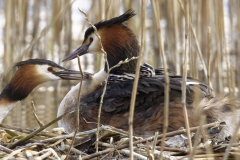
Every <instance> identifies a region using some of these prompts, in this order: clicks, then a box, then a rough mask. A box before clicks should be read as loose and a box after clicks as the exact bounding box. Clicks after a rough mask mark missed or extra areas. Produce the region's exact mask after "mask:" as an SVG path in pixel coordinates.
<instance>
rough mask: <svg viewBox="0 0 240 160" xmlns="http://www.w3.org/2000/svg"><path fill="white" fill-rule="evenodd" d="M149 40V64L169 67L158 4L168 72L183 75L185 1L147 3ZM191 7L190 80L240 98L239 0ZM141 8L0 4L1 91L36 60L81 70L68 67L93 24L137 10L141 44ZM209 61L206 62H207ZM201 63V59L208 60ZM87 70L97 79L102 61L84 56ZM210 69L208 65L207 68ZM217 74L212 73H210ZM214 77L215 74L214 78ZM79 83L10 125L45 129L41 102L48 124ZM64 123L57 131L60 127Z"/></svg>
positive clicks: (115, 1)
mask: <svg viewBox="0 0 240 160" xmlns="http://www.w3.org/2000/svg"><path fill="white" fill-rule="evenodd" d="M146 2H147V4H146V23H145V29H146V35H145V50H144V55H143V60H142V61H143V62H147V63H149V64H151V65H153V66H154V67H163V65H162V60H161V56H160V47H159V46H158V38H157V33H158V32H157V28H156V20H155V17H154V13H153V7H152V3H153V2H154V3H156V6H157V14H158V15H159V16H160V19H157V23H160V26H161V30H162V39H163V43H164V51H165V56H166V58H167V65H168V68H169V69H171V70H172V71H174V72H176V74H178V75H181V74H182V68H183V63H184V52H185V33H186V31H185V14H184V12H185V11H184V2H183V1H181V0H153V1H148V0H147V1H146ZM187 2H188V4H189V18H190V27H189V35H188V36H189V61H188V76H190V77H194V78H197V79H200V80H202V81H204V82H206V83H208V80H207V78H206V77H207V76H206V75H207V74H206V73H210V80H211V83H212V87H213V89H214V91H215V92H216V94H217V95H220V94H221V95H223V94H229V95H230V96H233V97H236V98H239V87H240V83H239V79H240V77H239V68H240V61H239V60H240V55H239V53H238V50H239V49H240V44H239V42H240V38H239V31H240V10H239V7H240V1H239V0H212V1H209V0H187ZM141 7H142V4H141V1H139V0H98V1H96V0H76V1H69V0H53V1H49V0H0V18H1V20H0V88H1V90H2V89H3V88H4V87H5V86H6V84H7V83H8V82H9V81H10V79H11V77H12V76H13V74H14V72H15V70H16V68H15V67H14V64H15V63H16V62H18V61H21V60H26V59H29V58H44V59H49V60H52V61H54V62H56V63H58V64H60V65H63V66H64V67H67V68H71V69H75V70H77V69H78V66H77V60H76V59H75V60H73V61H70V62H65V63H61V60H62V59H63V58H64V57H65V56H66V55H67V54H69V53H70V52H71V51H73V50H74V49H76V48H77V47H78V46H80V45H81V43H82V40H83V36H84V32H85V30H86V29H87V28H88V27H89V26H88V24H87V22H86V21H85V19H84V15H83V14H82V13H80V12H79V10H78V8H80V9H82V10H83V11H85V12H86V13H87V15H88V17H89V20H90V21H91V22H92V23H96V22H98V21H100V20H103V19H109V18H113V17H115V16H119V15H120V14H122V13H124V12H125V11H126V10H128V9H129V8H133V9H134V10H135V11H136V13H137V15H136V16H134V17H133V18H131V19H130V21H129V22H128V23H127V25H128V26H129V27H130V28H131V29H132V30H133V31H134V33H135V34H136V35H137V37H138V39H139V40H140V39H141V29H142V28H141V27H140V26H141V14H142V11H141ZM201 57H202V58H201ZM201 59H202V60H201ZM81 61H82V68H83V69H84V71H87V72H92V73H95V72H97V71H98V70H99V69H100V68H101V67H102V66H103V59H102V56H99V55H98V56H97V55H91V54H89V55H86V56H83V57H81ZM203 62H204V63H203ZM208 64H209V67H208ZM208 68H209V69H210V70H209V69H208ZM209 71H210V72H209ZM76 83H77V82H76V81H58V82H57V81H56V82H48V83H45V84H42V85H40V86H38V87H37V88H35V90H34V91H33V92H32V93H31V94H30V95H29V96H28V98H27V99H25V100H23V101H21V102H19V103H18V105H17V106H16V107H15V108H14V109H13V110H12V111H11V113H9V115H8V116H7V117H6V118H5V120H4V123H7V124H9V125H15V126H19V127H27V128H33V129H34V128H38V125H37V122H36V120H35V119H34V117H33V114H32V107H31V101H34V103H35V106H36V110H37V111H36V113H37V115H38V117H39V119H40V120H42V121H43V122H44V123H47V122H49V121H51V120H53V119H54V118H55V117H56V112H57V108H58V105H59V104H60V102H61V100H62V98H63V97H64V95H65V94H66V93H67V92H68V91H69V90H70V88H71V87H72V86H73V85H75V84H76ZM56 126H57V124H55V125H53V126H51V127H56Z"/></svg>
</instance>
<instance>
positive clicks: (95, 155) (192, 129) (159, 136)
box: [82, 122, 222, 160]
mask: <svg viewBox="0 0 240 160" xmlns="http://www.w3.org/2000/svg"><path fill="white" fill-rule="evenodd" d="M221 123H222V122H214V123H210V124H206V125H203V129H204V130H205V129H208V128H211V127H214V126H220V125H222V124H221ZM198 128H199V126H198V127H192V128H190V131H191V132H195V131H197V130H198ZM183 133H186V130H185V129H181V130H177V131H173V132H168V133H166V135H165V136H166V137H171V136H174V135H177V134H183ZM162 137H163V134H161V135H158V136H157V138H158V139H160V138H162ZM154 138H155V137H154V136H153V137H149V138H146V139H142V140H138V141H135V142H134V143H133V145H137V144H140V143H146V142H147V141H153V140H154ZM127 147H129V144H122V145H119V146H117V147H115V148H109V149H106V150H103V151H101V152H97V153H93V154H90V155H88V156H84V157H82V159H83V160H84V159H90V158H94V157H97V156H100V155H103V154H107V153H109V152H114V151H115V150H120V149H123V148H127ZM186 152H187V151H186Z"/></svg>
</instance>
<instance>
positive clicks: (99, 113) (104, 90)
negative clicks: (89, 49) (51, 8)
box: [79, 8, 109, 152]
mask: <svg viewBox="0 0 240 160" xmlns="http://www.w3.org/2000/svg"><path fill="white" fill-rule="evenodd" d="M79 11H80V12H81V13H83V14H84V15H85V19H86V21H87V22H88V24H89V25H90V26H91V27H92V28H93V29H94V34H95V35H96V36H97V37H98V39H99V45H100V47H101V51H102V52H103V53H104V59H105V66H107V70H108V74H107V77H106V79H105V85H104V88H103V93H102V95H101V100H100V105H99V109H98V122H97V133H96V152H98V141H99V128H100V118H101V111H102V105H103V97H104V94H105V92H106V88H107V87H106V85H107V79H108V75H109V64H108V61H107V53H106V51H105V50H104V48H103V45H102V41H101V37H100V36H99V34H98V32H97V29H96V27H95V26H94V25H93V24H92V23H91V22H90V21H89V19H88V17H87V14H86V13H85V12H84V11H82V10H81V9H80V8H79Z"/></svg>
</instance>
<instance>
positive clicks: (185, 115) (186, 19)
mask: <svg viewBox="0 0 240 160" xmlns="http://www.w3.org/2000/svg"><path fill="white" fill-rule="evenodd" d="M184 8H185V55H184V65H183V76H182V104H183V114H184V120H185V127H186V131H187V136H188V145H189V150H190V152H191V151H192V140H191V135H190V129H189V121H188V113H187V107H186V81H187V66H188V60H189V39H188V36H189V4H188V0H184Z"/></svg>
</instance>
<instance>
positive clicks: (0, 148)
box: [0, 145, 13, 154]
mask: <svg viewBox="0 0 240 160" xmlns="http://www.w3.org/2000/svg"><path fill="white" fill-rule="evenodd" d="M0 150H1V151H3V152H6V153H8V154H9V153H12V152H13V150H11V149H8V148H7V147H4V146H2V145H0Z"/></svg>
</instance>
